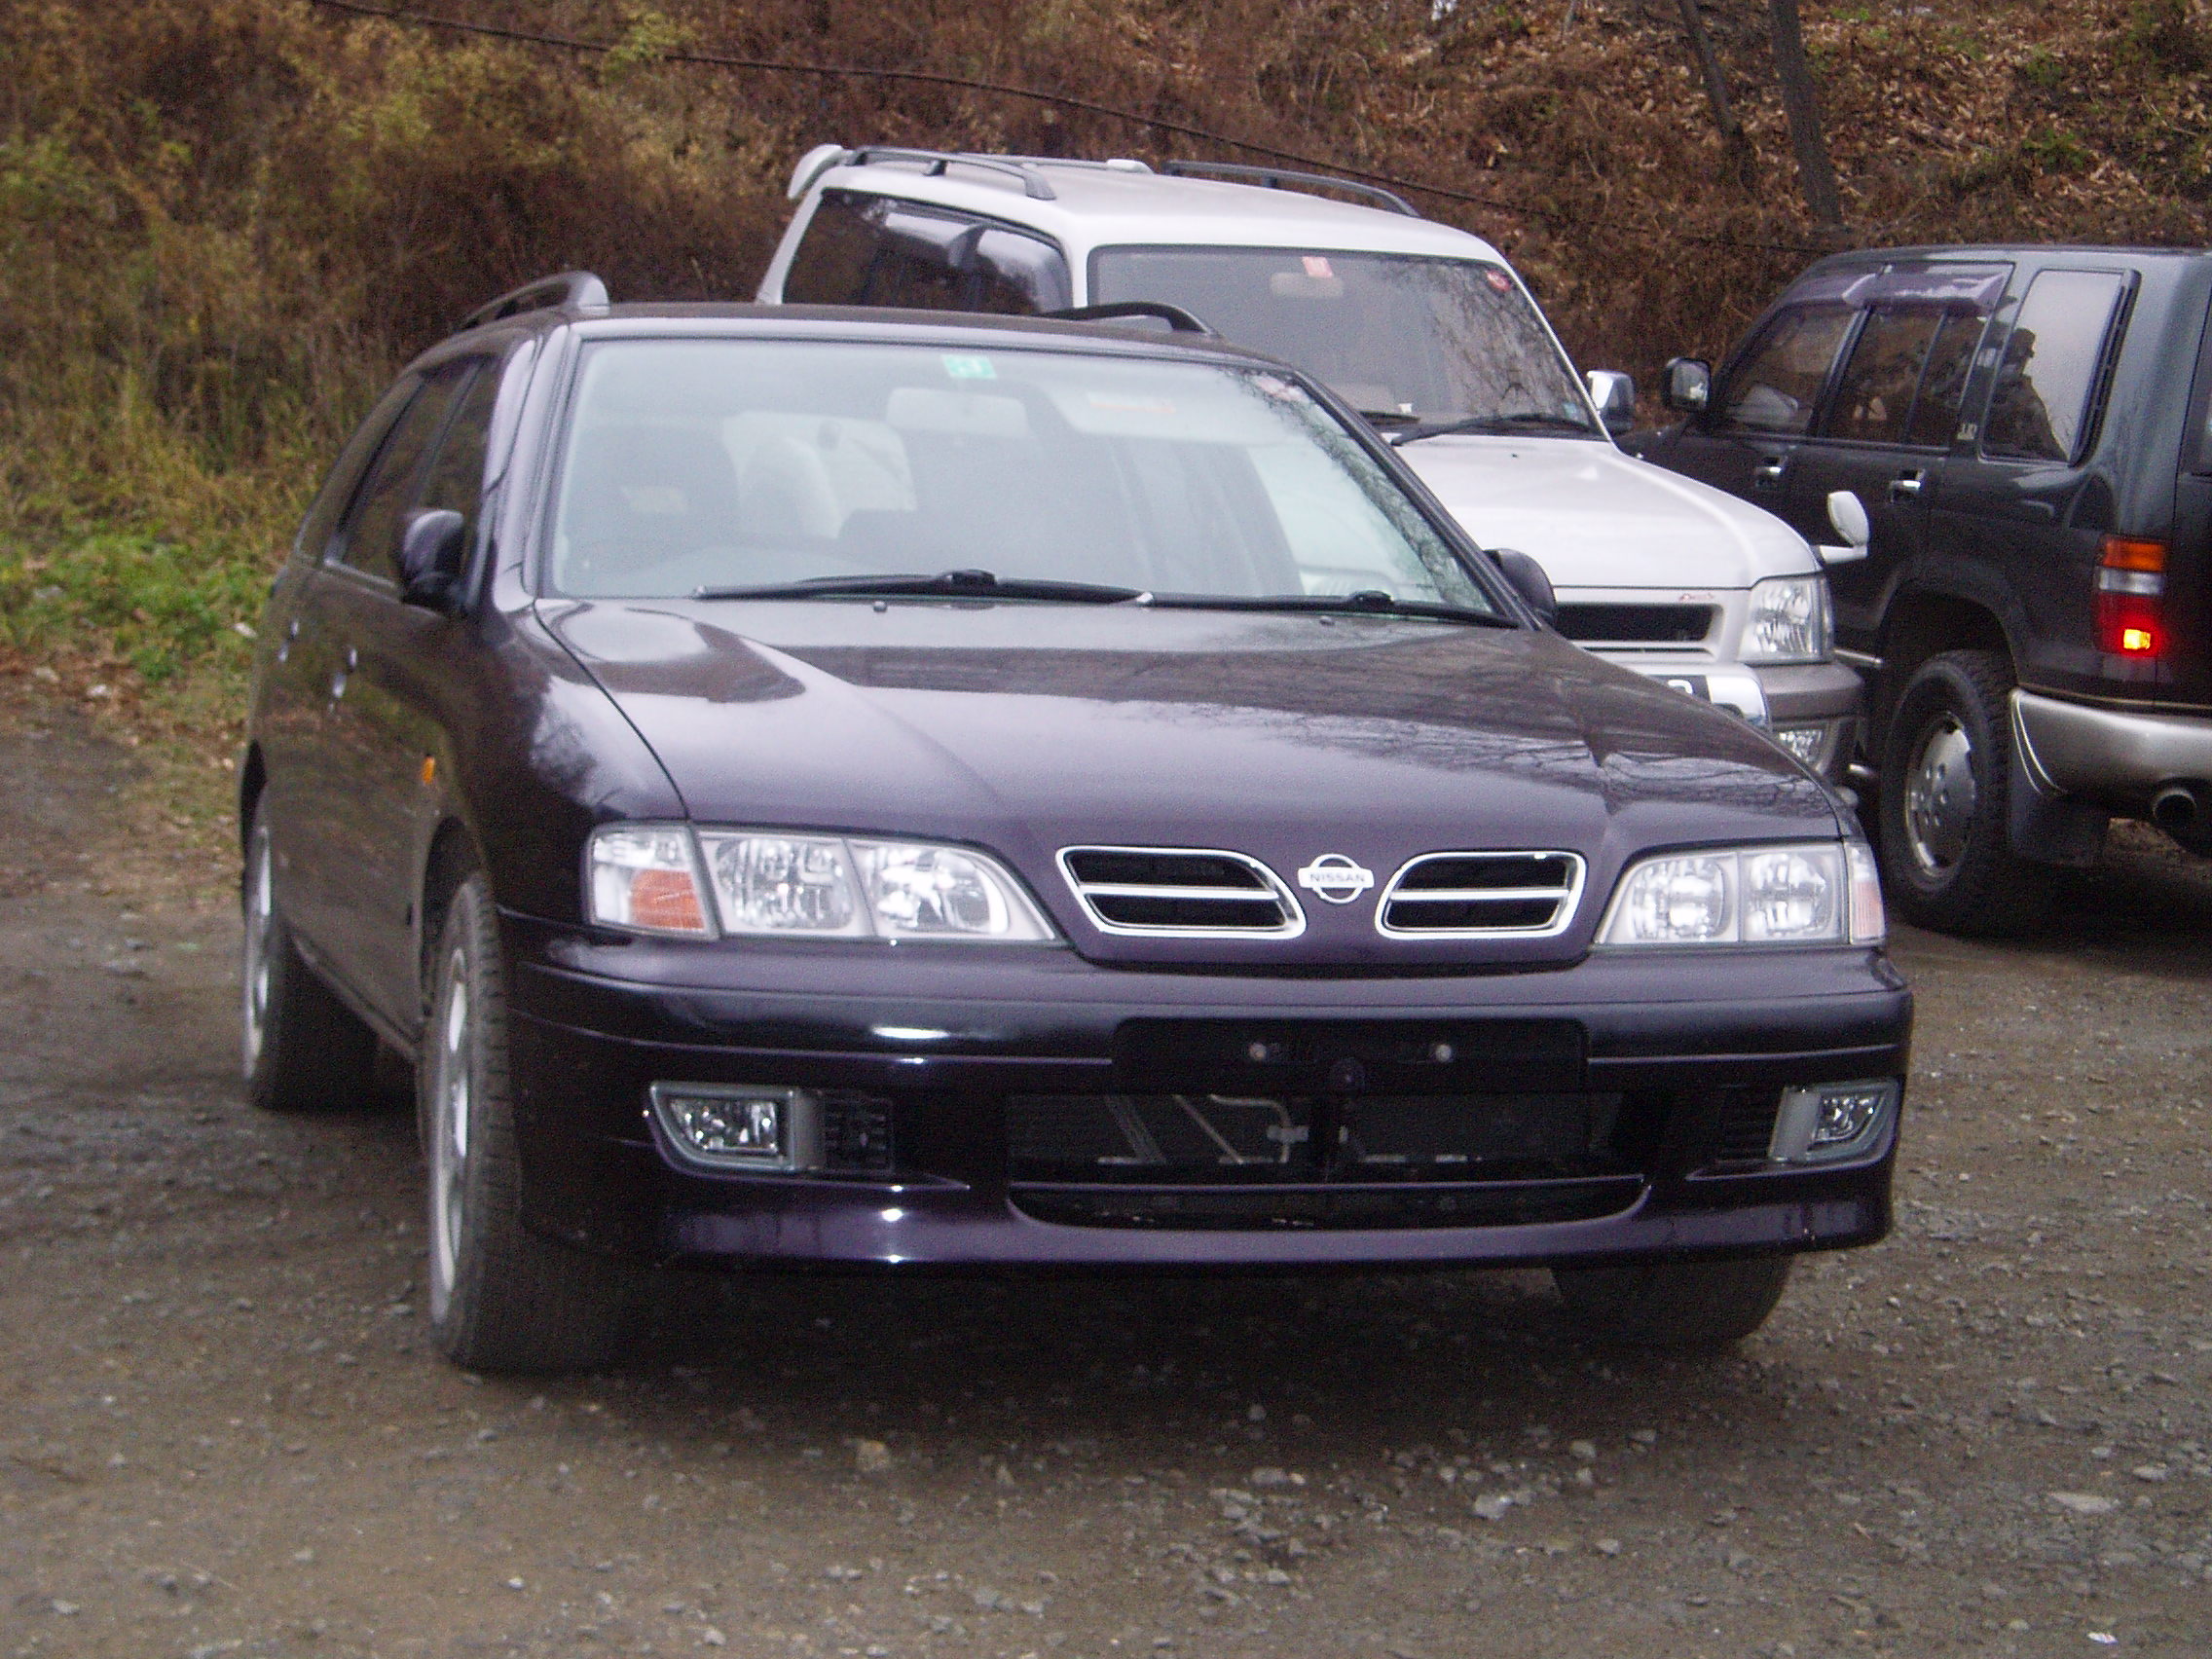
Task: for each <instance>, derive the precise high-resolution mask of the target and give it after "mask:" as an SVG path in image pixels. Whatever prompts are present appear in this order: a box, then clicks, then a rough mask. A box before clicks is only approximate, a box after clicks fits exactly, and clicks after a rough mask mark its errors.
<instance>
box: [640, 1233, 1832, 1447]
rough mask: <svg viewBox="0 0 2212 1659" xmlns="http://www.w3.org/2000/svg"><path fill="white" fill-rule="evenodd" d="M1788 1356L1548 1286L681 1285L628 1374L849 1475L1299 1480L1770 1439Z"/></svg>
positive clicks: (798, 1281)
mask: <svg viewBox="0 0 2212 1659" xmlns="http://www.w3.org/2000/svg"><path fill="white" fill-rule="evenodd" d="M1771 1364H1772V1361H1771V1360H1769V1361H1768V1362H1767V1364H1766V1365H1762V1364H1761V1363H1760V1362H1759V1360H1758V1359H1756V1358H1755V1357H1753V1356H1752V1353H1751V1351H1750V1350H1747V1352H1745V1353H1742V1354H1729V1355H1722V1356H1718V1357H1713V1358H1703V1359H1700V1358H1678V1357H1673V1356H1663V1355H1646V1354H1634V1353H1621V1352H1616V1351H1613V1350H1600V1349H1594V1348H1591V1347H1589V1346H1585V1345H1583V1344H1581V1343H1580V1342H1578V1341H1577V1340H1576V1339H1575V1338H1574V1337H1573V1336H1572V1335H1571V1333H1570V1332H1569V1331H1568V1329H1567V1325H1566V1322H1565V1318H1564V1315H1563V1314H1562V1312H1561V1310H1560V1308H1559V1305H1558V1303H1557V1301H1556V1299H1555V1298H1554V1297H1553V1295H1552V1292H1551V1288H1550V1283H1549V1280H1548V1277H1547V1276H1546V1275H1544V1274H1542V1273H1534V1272H1481V1273H1469V1272H1461V1273H1431V1274H1406V1275H1383V1274H1373V1273H1363V1274H1359V1275H1343V1276H1320V1275H1316V1276H1305V1277H1275V1276H1261V1277H1254V1276H1243V1275H1239V1276H1234V1277H1231V1276H1219V1277H1200V1276H1185V1277H1174V1278H1152V1277H1145V1278H1120V1279H1099V1278H1055V1277H1036V1278H1028V1279H1015V1280H989V1279H965V1278H954V1277H934V1278H914V1279H901V1280H890V1279H886V1278H881V1277H873V1276H856V1275H851V1274H837V1275H830V1274H819V1275H814V1274H807V1275H790V1276H774V1277H763V1276H739V1277H733V1278H730V1279H727V1280H717V1279H714V1278H710V1277H706V1276H703V1275H671V1279H670V1282H669V1283H667V1284H666V1285H664V1286H663V1287H662V1294H661V1297H660V1304H659V1309H658V1327H657V1329H656V1330H655V1332H654V1333H653V1335H652V1337H651V1338H650V1339H649V1341H647V1342H646V1343H645V1345H643V1346H642V1347H641V1350H640V1352H639V1354H638V1356H637V1358H636V1360H635V1362H634V1365H633V1367H632V1368H631V1370H630V1371H629V1372H628V1374H627V1375H628V1377H629V1378H630V1379H631V1380H632V1381H633V1382H634V1383H635V1385H636V1387H637V1393H636V1394H635V1395H633V1397H632V1400H631V1402H630V1404H631V1409H632V1410H633V1411H637V1410H645V1411H647V1412H650V1413H652V1414H653V1415H655V1416H657V1417H659V1418H660V1419H661V1428H662V1431H663V1432H667V1433H672V1434H676V1435H679V1436H681V1435H683V1434H685V1433H686V1432H687V1431H691V1430H695V1431H696V1432H699V1433H702V1434H706V1435H708V1436H710V1437H712V1436H717V1435H723V1434H726V1433H727V1425H726V1422H725V1421H723V1420H722V1419H721V1417H720V1416H719V1415H717V1414H715V1413H713V1412H709V1413H706V1414H701V1415H699V1416H696V1417H694V1412H693V1403H696V1404H705V1405H711V1406H713V1407H719V1408H720V1409H721V1412H723V1413H728V1412H735V1413H737V1414H738V1415H739V1416H740V1417H741V1418H743V1419H755V1420H765V1419H782V1420H783V1421H785V1422H787V1423H791V1424H793V1426H799V1427H802V1428H809V1429H811V1431H812V1432H813V1433H814V1434H817V1435H819V1436H821V1437H822V1438H821V1440H820V1442H819V1444H821V1445H822V1446H823V1447H825V1448H826V1450H825V1452H824V1456H826V1457H833V1458H837V1459H840V1460H841V1461H842V1462H843V1463H844V1465H845V1466H846V1467H847V1468H848V1469H849V1468H850V1467H851V1466H852V1460H853V1456H854V1454H853V1452H852V1451H851V1450H850V1449H849V1448H846V1447H841V1446H840V1445H839V1439H840V1437H842V1438H843V1439H844V1440H846V1441H852V1440H856V1439H859V1438H867V1439H874V1440H881V1441H885V1442H887V1443H888V1444H889V1447H890V1449H891V1451H892V1452H893V1453H894V1454H895V1455H899V1456H904V1455H906V1454H907V1453H910V1452H911V1453H921V1454H924V1455H929V1454H932V1453H934V1452H938V1451H942V1450H945V1449H947V1448H948V1447H958V1448H961V1449H965V1450H974V1449H976V1448H977V1447H978V1446H980V1447H981V1448H983V1449H985V1450H990V1449H994V1448H996V1447H997V1446H998V1445H999V1444H1000V1442H1001V1441H1008V1442H1012V1441H1018V1442H1019V1443H1020V1444H1022V1445H1023V1446H1025V1447H1028V1448H1030V1449H1032V1450H1038V1449H1050V1447H1051V1443H1057V1444H1058V1445H1060V1446H1063V1447H1065V1446H1080V1447H1083V1448H1085V1449H1088V1451H1089V1452H1090V1453H1091V1454H1092V1455H1103V1456H1108V1457H1109V1458H1110V1459H1118V1460H1121V1461H1122V1463H1123V1465H1124V1466H1127V1462H1128V1461H1129V1460H1131V1459H1134V1460H1136V1461H1138V1462H1143V1461H1145V1460H1147V1459H1149V1460H1151V1461H1154V1462H1156V1463H1167V1464H1172V1463H1174V1462H1177V1461H1179V1460H1187V1459H1190V1458H1193V1457H1198V1458H1200V1459H1205V1458H1207V1457H1208V1456H1209V1455H1210V1456H1211V1457H1212V1458H1213V1459H1214V1460H1217V1461H1218V1460H1220V1459H1224V1458H1226V1459H1232V1460H1235V1462H1236V1463H1238V1464H1239V1465H1244V1464H1250V1465H1262V1466H1264V1465H1270V1464H1277V1465H1282V1466H1285V1467H1296V1466H1297V1465H1298V1461H1299V1459H1301V1458H1309V1459H1311V1458H1319V1459H1323V1460H1326V1459H1329V1458H1334V1457H1349V1456H1357V1457H1359V1458H1360V1459H1362V1460H1363V1461H1372V1459H1373V1458H1374V1456H1375V1455H1376V1452H1377V1449H1378V1448H1382V1447H1396V1448H1402V1449H1411V1448H1419V1449H1424V1450H1428V1451H1429V1452H1430V1455H1431V1456H1433V1455H1434V1451H1435V1450H1436V1449H1441V1450H1442V1451H1443V1452H1445V1453H1447V1454H1448V1453H1449V1452H1450V1451H1452V1450H1453V1449H1454V1447H1468V1446H1470V1445H1472V1446H1476V1447H1479V1448H1483V1449H1486V1450H1487V1451H1488V1452H1489V1453H1491V1454H1492V1455H1508V1456H1510V1455H1517V1454H1526V1453H1528V1452H1530V1451H1536V1450H1544V1449H1546V1448H1547V1447H1548V1445H1549V1443H1550V1442H1551V1441H1552V1440H1553V1439H1554V1438H1556V1439H1557V1440H1558V1441H1560V1442H1562V1443H1564V1442H1566V1441H1567V1440H1569V1439H1572V1438H1576V1437H1580V1436H1585V1435H1592V1436H1596V1435H1610V1436H1617V1435H1619V1434H1621V1433H1624V1432H1631V1431H1634V1430H1636V1429H1638V1428H1640V1427H1645V1426H1653V1427H1659V1426H1671V1427H1674V1428H1676V1429H1680V1428H1681V1427H1682V1426H1683V1425H1684V1424H1685V1423H1687V1422H1688V1421H1689V1420H1690V1419H1706V1420H1707V1421H1708V1423H1709V1425H1710V1430H1711V1434H1712V1437H1713V1439H1714V1442H1715V1443H1717V1444H1721V1445H1726V1444H1729V1443H1743V1444H1749V1445H1757V1444H1761V1443H1764V1442H1767V1441H1769V1440H1771V1439H1772V1438H1773V1437H1774V1436H1775V1435H1776V1434H1778V1433H1779V1432H1780V1429H1781V1424H1782V1419H1783V1418H1784V1417H1785V1415H1786V1414H1787V1410H1788V1406H1787V1401H1786V1399H1785V1398H1784V1395H1785V1393H1786V1391H1787V1390H1786V1387H1785V1386H1783V1385H1781V1384H1780V1383H1779V1381H1777V1380H1770V1379H1769V1378H1768V1377H1767V1375H1766V1373H1767V1368H1768V1366H1770V1365H1771ZM1787 1369H1788V1372H1789V1374H1790V1375H1791V1376H1792V1377H1793V1375H1794V1368H1793V1367H1791V1368H1787ZM656 1374H657V1375H656ZM656 1394H657V1395H658V1396H659V1403H658V1405H657V1406H656V1405H654V1404H652V1403H650V1402H651V1401H652V1400H653V1398H654V1396H655V1395H656ZM686 1396H688V1402H689V1403H687V1400H686Z"/></svg>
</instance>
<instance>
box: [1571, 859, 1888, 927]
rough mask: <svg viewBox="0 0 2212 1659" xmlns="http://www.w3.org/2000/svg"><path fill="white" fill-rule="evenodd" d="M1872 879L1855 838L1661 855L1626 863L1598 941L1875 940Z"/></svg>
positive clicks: (1878, 900)
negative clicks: (1841, 840) (1635, 863)
mask: <svg viewBox="0 0 2212 1659" xmlns="http://www.w3.org/2000/svg"><path fill="white" fill-rule="evenodd" d="M1884 932H1885V929H1884V922H1883V916H1882V890H1881V884H1880V883H1879V881H1877V880H1876V879H1875V876H1874V860H1873V854H1872V853H1871V852H1870V851H1869V850H1868V849H1867V847H1866V846H1865V844H1864V843H1863V842H1859V841H1851V842H1836V841H1807V842H1800V843H1795V844H1792V845H1789V846H1783V847H1723V848H1717V849H1714V850H1713V851H1711V852H1699V853H1669V854H1664V855H1662V856H1660V857H1658V858H1653V859H1645V860H1643V861H1642V862H1641V864H1637V865H1633V866H1630V868H1629V870H1628V873H1627V874H1625V875H1624V876H1622V877H1621V882H1620V886H1619V888H1618V889H1617V890H1616V891H1615V893H1614V896H1613V905H1612V910H1611V913H1610V914H1609V915H1607V916H1606V918H1605V924H1604V927H1603V928H1602V929H1601V930H1600V932H1599V936H1598V942H1599V943H1601V944H1821V943H1829V942H1832V943H1837V944H1841V943H1844V942H1846V941H1848V942H1850V943H1852V944H1879V943H1881V941H1882V939H1883V937H1884Z"/></svg>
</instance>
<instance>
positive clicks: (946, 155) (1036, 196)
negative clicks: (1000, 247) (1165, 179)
mask: <svg viewBox="0 0 2212 1659" xmlns="http://www.w3.org/2000/svg"><path fill="white" fill-rule="evenodd" d="M870 162H926V163H928V164H929V165H928V166H927V167H925V168H924V169H923V170H924V171H925V172H927V173H928V174H929V176H930V177H932V178H936V177H938V176H939V175H940V174H941V173H942V172H943V171H944V169H945V168H946V167H949V166H964V167H983V168H985V169H987V170H988V171H991V172H1001V173H1006V174H1008V175H1009V176H1010V177H1013V178H1017V179H1019V180H1020V181H1021V190H1022V194H1023V195H1025V196H1028V197H1029V198H1031V199H1032V200H1033V201H1037V202H1057V201H1058V200H1059V198H1058V196H1056V195H1054V194H1053V191H1052V187H1051V185H1050V184H1047V183H1046V182H1045V175H1044V174H1043V173H1041V172H1039V171H1038V170H1037V169H1036V167H1034V166H1031V165H1030V164H1029V163H1027V162H1017V161H1011V160H1008V159H1005V158H1003V157H999V156H971V155H965V154H962V153H960V152H957V151H953V150H902V149H898V148H896V147H894V146H891V145H887V144H868V145H866V146H864V147H863V148H861V149H858V150H848V151H846V152H845V162H844V165H845V166H849V167H865V166H867V165H868V163H870ZM1409 211H1410V209H1409Z"/></svg>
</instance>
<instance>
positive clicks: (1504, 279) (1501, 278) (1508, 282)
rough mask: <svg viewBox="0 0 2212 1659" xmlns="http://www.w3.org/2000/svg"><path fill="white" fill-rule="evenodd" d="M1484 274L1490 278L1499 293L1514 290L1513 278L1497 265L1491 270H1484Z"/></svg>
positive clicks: (1491, 283) (1507, 292)
mask: <svg viewBox="0 0 2212 1659" xmlns="http://www.w3.org/2000/svg"><path fill="white" fill-rule="evenodd" d="M1483 276H1486V277H1488V278H1489V280H1490V285H1491V286H1492V287H1493V288H1495V289H1496V290H1497V291H1498V292H1499V293H1501V294H1510V293H1512V292H1513V278H1512V277H1510V276H1507V275H1506V274H1505V273H1504V272H1502V271H1500V270H1498V269H1497V268H1496V267H1494V266H1493V267H1492V268H1491V269H1490V270H1488V271H1486V272H1484V273H1483Z"/></svg>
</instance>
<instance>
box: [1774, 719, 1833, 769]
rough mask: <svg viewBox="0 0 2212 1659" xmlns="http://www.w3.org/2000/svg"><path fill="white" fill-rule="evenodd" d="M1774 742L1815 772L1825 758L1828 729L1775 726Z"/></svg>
mask: <svg viewBox="0 0 2212 1659" xmlns="http://www.w3.org/2000/svg"><path fill="white" fill-rule="evenodd" d="M1774 741H1775V742H1777V743H1779V744H1781V745H1782V747H1783V748H1785V749H1787V750H1788V751H1789V753H1790V754H1792V755H1794V756H1797V758H1798V759H1800V760H1802V761H1804V762H1805V764H1806V765H1808V766H1810V767H1812V768H1813V769H1814V770H1815V771H1818V770H1819V769H1820V766H1821V762H1822V761H1824V760H1825V759H1826V758H1827V748H1828V728H1827V727H1826V726H1825V725H1786V726H1776V727H1775V728H1774Z"/></svg>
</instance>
